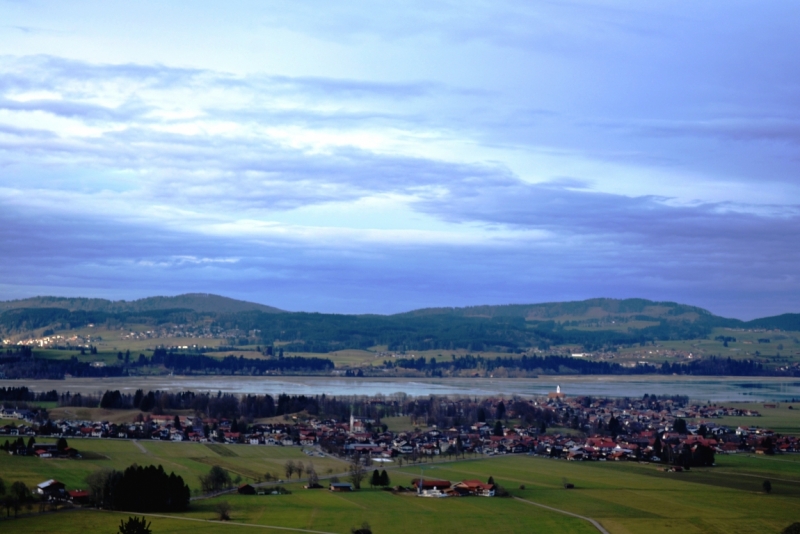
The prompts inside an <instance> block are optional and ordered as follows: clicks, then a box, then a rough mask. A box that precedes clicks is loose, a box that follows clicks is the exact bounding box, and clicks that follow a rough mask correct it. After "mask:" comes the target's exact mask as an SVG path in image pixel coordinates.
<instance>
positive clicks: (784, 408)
mask: <svg viewBox="0 0 800 534" xmlns="http://www.w3.org/2000/svg"><path fill="white" fill-rule="evenodd" d="M724 404H725V405H726V406H735V407H737V408H741V409H743V410H744V409H747V410H757V411H758V412H759V413H760V414H761V417H722V418H718V419H713V422H714V423H716V424H718V425H725V426H728V427H730V428H736V427H738V426H743V427H751V426H756V427H760V428H766V429H769V430H773V431H774V432H777V433H779V434H786V435H792V436H796V435H800V403H796V404H792V403H780V404H778V405H777V407H775V408H765V407H764V403H739V402H736V403H724ZM790 406H791V407H792V408H791V409H790V408H789V407H790Z"/></svg>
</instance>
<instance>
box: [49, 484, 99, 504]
mask: <svg viewBox="0 0 800 534" xmlns="http://www.w3.org/2000/svg"><path fill="white" fill-rule="evenodd" d="M36 494H37V495H39V496H40V497H41V499H42V500H44V501H51V502H71V503H74V504H87V503H88V502H89V492H88V491H87V490H83V489H79V490H70V491H67V487H66V485H64V483H63V482H59V481H58V480H55V479H50V480H45V481H44V482H42V483H40V484H37V485H36Z"/></svg>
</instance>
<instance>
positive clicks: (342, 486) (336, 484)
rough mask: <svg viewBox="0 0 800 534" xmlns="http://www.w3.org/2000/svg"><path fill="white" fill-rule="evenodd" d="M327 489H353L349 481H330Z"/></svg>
mask: <svg viewBox="0 0 800 534" xmlns="http://www.w3.org/2000/svg"><path fill="white" fill-rule="evenodd" d="M329 489H330V490H331V491H353V485H352V484H350V483H349V482H332V483H331V485H330V488H329Z"/></svg>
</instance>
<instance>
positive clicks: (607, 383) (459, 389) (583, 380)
mask: <svg viewBox="0 0 800 534" xmlns="http://www.w3.org/2000/svg"><path fill="white" fill-rule="evenodd" d="M559 385H560V386H561V391H562V392H563V393H565V394H566V395H568V396H575V395H590V396H593V397H642V396H643V395H644V394H645V393H649V394H655V395H687V396H688V397H689V398H691V399H693V400H699V401H712V402H721V401H744V402H748V401H749V402H762V401H789V400H791V399H792V398H795V399H800V380H798V379H797V378H773V377H686V376H644V377H643V376H635V377H634V376H597V375H591V376H540V377H538V378H448V379H441V378H439V379H402V378H387V379H381V378H340V377H323V376H286V377H274V376H272V377H255V376H155V377H127V378H68V379H66V380H0V387H20V386H28V387H29V388H30V389H32V390H33V391H49V390H52V389H55V390H57V391H58V392H65V391H70V392H72V393H84V394H85V393H102V392H103V391H105V390H115V389H118V390H120V391H127V392H132V391H135V390H137V389H143V390H145V391H147V390H164V391H185V390H191V391H198V392H199V391H222V392H226V393H236V394H258V395H264V394H269V395H273V396H276V395H278V394H280V393H286V394H289V395H321V394H323V393H324V394H326V395H334V396H343V395H376V394H383V395H391V394H394V393H405V394H406V395H409V396H414V397H417V396H428V395H460V396H497V395H505V396H511V395H519V396H542V395H547V393H548V392H551V391H555V390H556V386H559Z"/></svg>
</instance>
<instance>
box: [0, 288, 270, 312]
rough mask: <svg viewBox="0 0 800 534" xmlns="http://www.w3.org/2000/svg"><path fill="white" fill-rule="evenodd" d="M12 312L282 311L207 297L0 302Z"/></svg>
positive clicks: (42, 299) (195, 295) (36, 299)
mask: <svg viewBox="0 0 800 534" xmlns="http://www.w3.org/2000/svg"><path fill="white" fill-rule="evenodd" d="M16 308H60V309H65V310H70V311H84V312H105V313H133V312H152V311H157V310H174V309H182V310H191V311H194V312H199V313H203V312H214V313H237V312H243V311H253V310H257V311H261V312H265V313H278V312H281V311H282V310H279V309H278V308H274V307H272V306H266V305H264V304H257V303H255V302H247V301H243V300H236V299H232V298H228V297H223V296H220V295H213V294H210V293H186V294H184V295H177V296H174V297H147V298H143V299H138V300H131V301H125V300H106V299H90V298H69V297H32V298H28V299H20V300H10V301H6V302H0V310H11V309H16Z"/></svg>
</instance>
